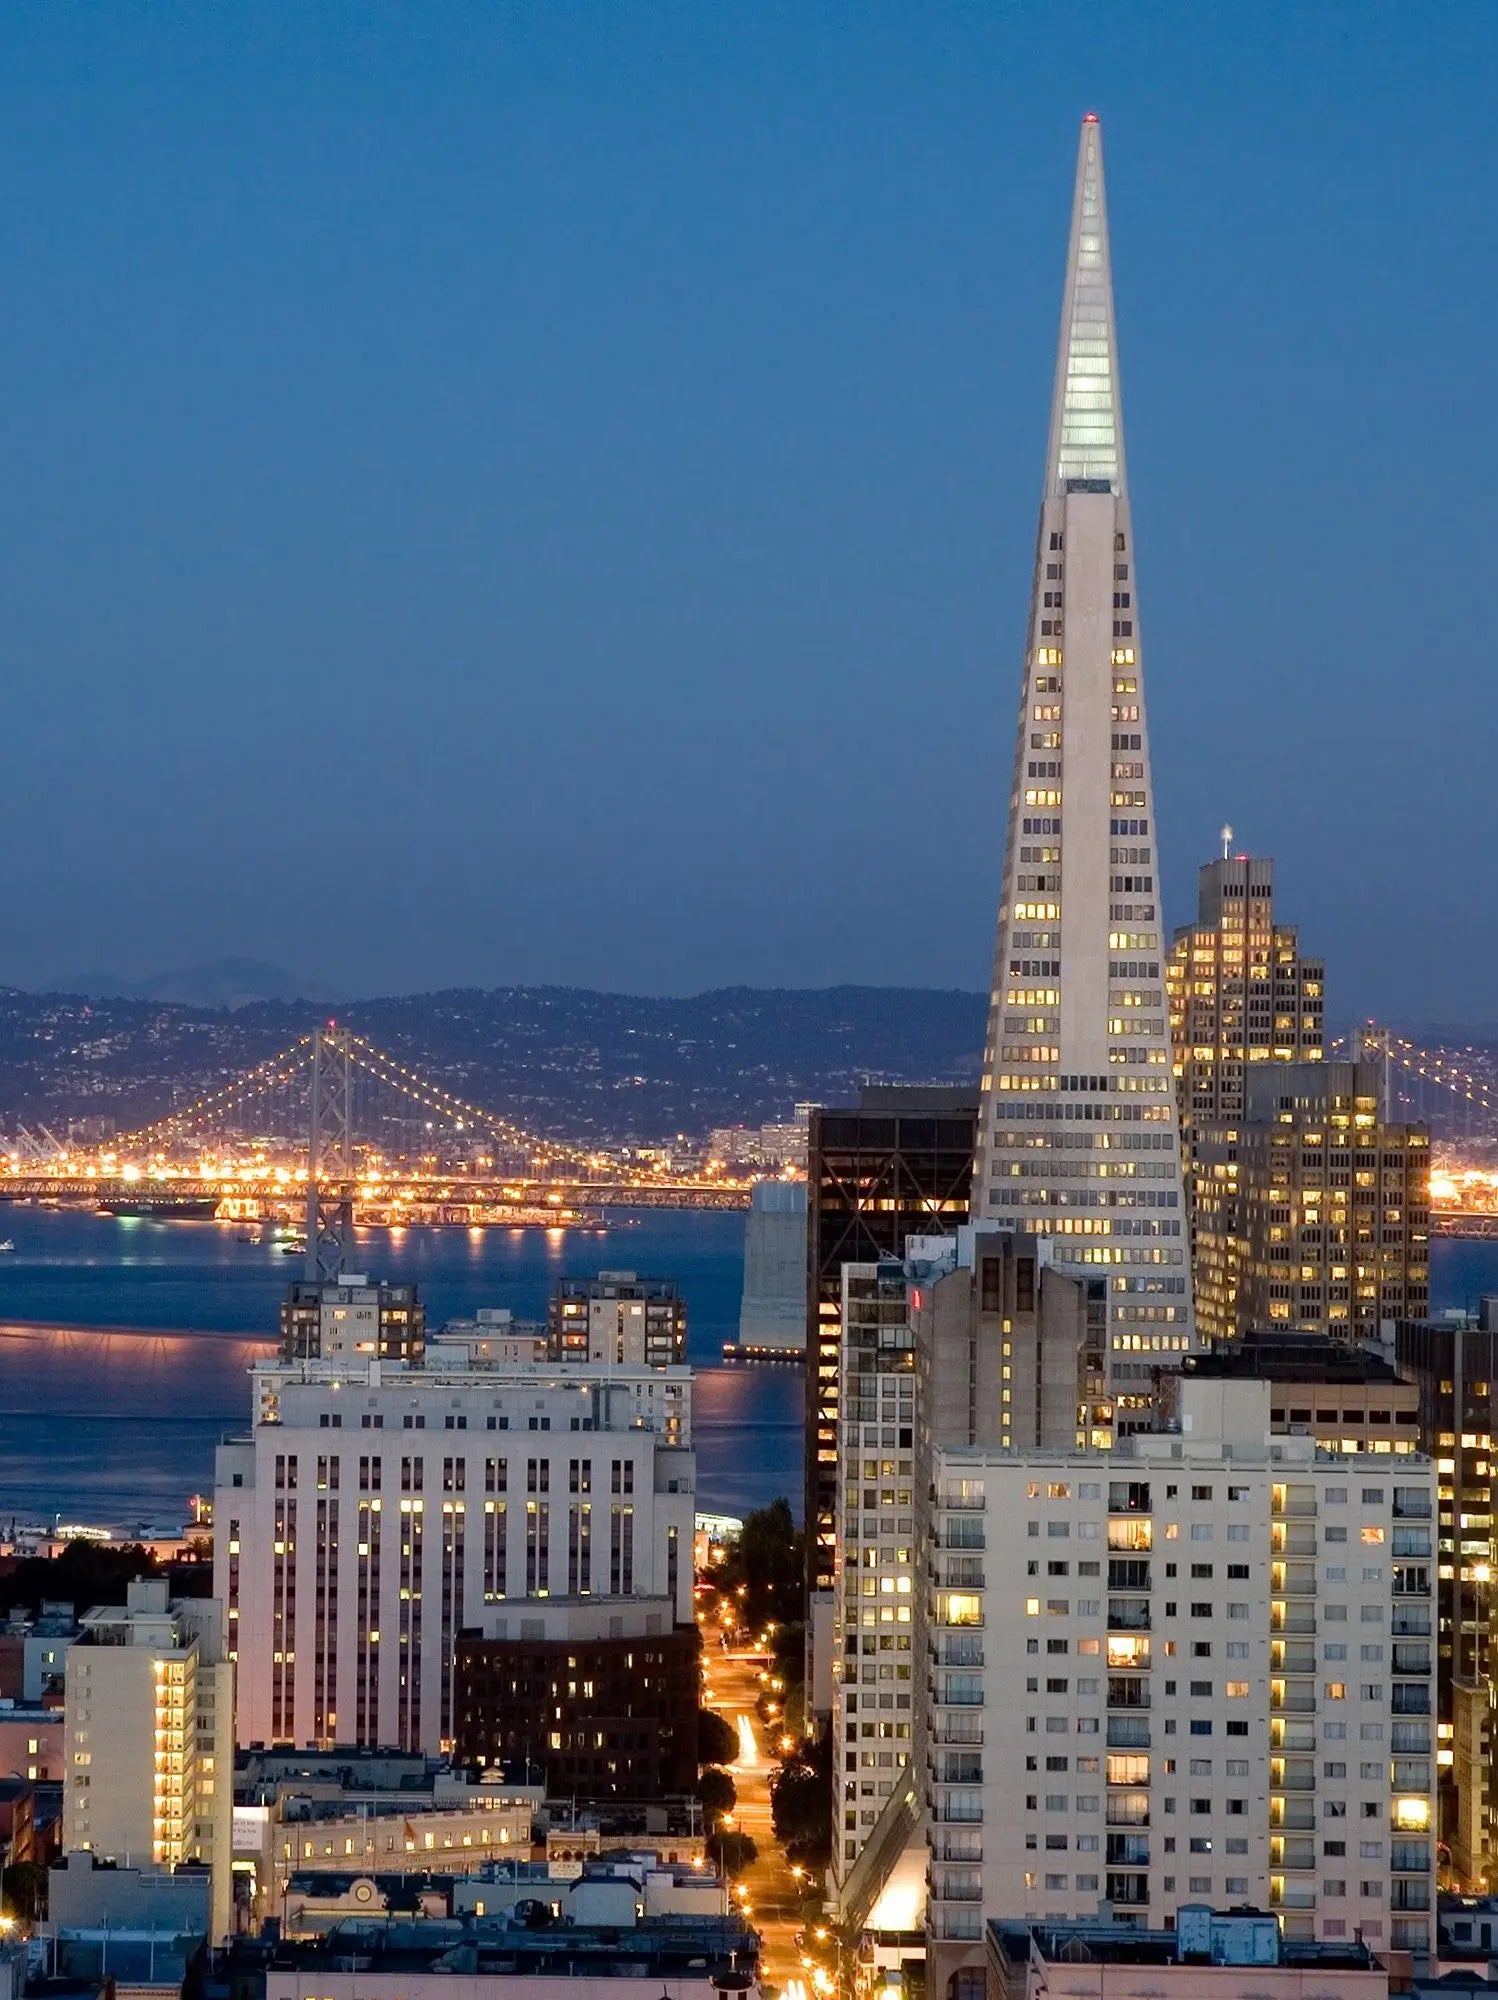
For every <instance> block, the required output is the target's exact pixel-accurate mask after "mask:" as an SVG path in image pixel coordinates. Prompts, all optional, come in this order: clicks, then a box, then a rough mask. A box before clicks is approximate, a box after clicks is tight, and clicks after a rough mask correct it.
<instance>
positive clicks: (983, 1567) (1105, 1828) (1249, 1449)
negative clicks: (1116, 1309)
mask: <svg viewBox="0 0 1498 2000" xmlns="http://www.w3.org/2000/svg"><path fill="white" fill-rule="evenodd" d="M1178 1394H1179V1398H1180V1402H1179V1413H1180V1428H1179V1430H1178V1431H1177V1432H1172V1433H1165V1432H1161V1433H1154V1434H1140V1435H1135V1436H1131V1437H1128V1438H1124V1439H1121V1440H1120V1441H1119V1443H1118V1444H1117V1446H1116V1447H1115V1449H1114V1450H1113V1452H1112V1453H1111V1454H1109V1455H1108V1456H1103V1455H1100V1454H1096V1453H1089V1454H1081V1453H1074V1452H1029V1453H1024V1454H1021V1453H1016V1452H1004V1451H996V1450H994V1449H993V1448H992V1447H991V1446H981V1445H976V1446H975V1445H952V1446H943V1445H940V1444H938V1445H937V1446H936V1447H935V1448H934V1450H933V1452H932V1453H931V1455H930V1462H929V1464H928V1463H926V1462H924V1460H923V1461H922V1462H921V1463H919V1464H918V1467H917V1478H916V1491H917V1493H918V1494H919V1495H920V1505H919V1506H918V1510H917V1511H918V1518H917V1535H916V1546H917V1547H918V1548H919V1549H920V1550H921V1551H922V1552H923V1553H922V1561H923V1564H924V1566H925V1572H926V1573H925V1577H924V1580H923V1583H922V1584H920V1585H918V1586H917V1604H918V1605H919V1606H921V1607H922V1610H921V1614H920V1615H921V1619H922V1625H921V1627H920V1628H919V1629H918V1641H919V1643H920V1644H921V1646H922V1649H923V1652H924V1653H925V1654H926V1655H927V1656H928V1657H929V1658H930V1660H931V1683H932V1692H931V1694H930V1697H929V1699H928V1700H927V1701H925V1702H923V1704H922V1707H921V1710H920V1712H919V1716H918V1723H917V1735H916V1739H915V1746H916V1756H917V1760H918V1767H921V1768H924V1769H925V1771H926V1773H927V1781H926V1793H927V1805H928V1840H929V1844H930V1857H931V1858H930V1882H931V1889H930V1901H929V1905H928V1936H929V1950H930V1958H929V1962H928V1971H927V1983H928V1987H929V1989H930V1990H931V1991H932V1992H935V1993H943V1992H950V1991H952V1990H954V1989H953V1988H952V1987H951V1986H949V1984H948V1981H949V1980H950V1979H951V1978H952V1977H953V1976H954V1975H955V1974H957V1973H960V1972H962V1971H963V1970H964V1969H972V1968H976V1967H978V1966H981V1964H982V1963H983V1924H984V1919H985V1917H986V1916H988V1915H991V1914H993V1913H994V1912H997V1911H1002V1912H1004V1913H1005V1914H1006V1915H1007V1916H1010V1917H1014V1918H1019V1917H1022V1916H1030V1917H1038V1918H1055V1919H1069V1918H1073V1917H1092V1916H1095V1915H1097V1914H1098V1913H1099V1906H1100V1904H1107V1905H1110V1906H1111V1910H1112V1914H1113V1916H1114V1917H1115V1919H1118V1920H1122V1921H1124V1922H1139V1923H1143V1924H1146V1925H1151V1926H1160V1925H1162V1924H1168V1923H1169V1922H1171V1921H1172V1920H1173V1918H1174V1917H1175V1915H1176V1913H1178V1912H1179V1911H1180V1909H1181V1907H1182V1905H1184V1904H1189V1903H1197V1902H1213V1903H1215V1904H1216V1905H1217V1906H1218V1907H1226V1906H1228V1905H1229V1904H1242V1903H1250V1904H1256V1905H1258V1906H1259V1907H1260V1908H1266V1909H1269V1910H1271V1911H1273V1912H1274V1913H1275V1914H1276V1915H1278V1916H1279V1917H1280V1918H1281V1920H1282V1924H1283V1928H1284V1932H1285V1935H1286V1936H1287V1937H1289V1938H1297V1939H1309V1938H1319V1939H1324V1940H1326V1941H1328V1942H1334V1941H1340V1940H1351V1939H1354V1938H1357V1937H1361V1938H1362V1939H1363V1940H1364V1941H1365V1942H1367V1943H1369V1944H1370V1945H1372V1946H1373V1947H1374V1948H1375V1949H1379V1948H1381V1947H1395V1948H1399V1949H1421V1948H1424V1947H1426V1946H1427V1945H1428V1944H1430V1943H1431V1942H1432V1933H1431V1928H1430V1924H1431V1915H1430V1913H1431V1910H1432V1907H1433V1900H1434V1889H1435V1879H1434V1864H1435V1855H1434V1827H1433V1825H1432V1804H1433V1793H1434V1753H1435V1743H1434V1738H1433V1730H1434V1716H1433V1713H1432V1709H1433V1700H1432V1695H1433V1669H1434V1662H1433V1659H1432V1633H1431V1610H1432V1590H1433V1586H1434V1581H1435V1578H1434V1567H1435V1565H1434V1559H1433V1554H1432V1548H1431V1535H1430V1528H1431V1521H1430V1516H1431V1509H1432V1500H1433V1496H1434V1489H1435V1468H1434V1466H1433V1465H1432V1463H1431V1462H1430V1460H1428V1459H1426V1458H1423V1457H1406V1458H1401V1459H1397V1460H1396V1459H1393V1458H1390V1457H1379V1458H1373V1457H1369V1456H1366V1455H1363V1454H1339V1455H1335V1456H1333V1455H1329V1454H1325V1453H1320V1452H1318V1451H1317V1448H1316V1445H1315V1443H1314V1441H1313V1440H1312V1439H1310V1438H1308V1437H1307V1438H1301V1437H1288V1436H1286V1437H1278V1436H1274V1435H1272V1434H1271V1431H1270V1426H1269V1408H1270V1403H1269V1388H1268V1385H1267V1384H1265V1383H1261V1382H1236V1381H1202V1380H1196V1379H1192V1378H1189V1377H1188V1378H1186V1379H1184V1380H1183V1381H1182V1382H1181V1383H1180V1384H1179V1389H1178Z"/></svg>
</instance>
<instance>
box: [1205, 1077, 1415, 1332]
mask: <svg viewBox="0 0 1498 2000" xmlns="http://www.w3.org/2000/svg"><path fill="white" fill-rule="evenodd" d="M1244 1098H1245V1108H1244V1112H1243V1115H1242V1117H1241V1118H1238V1119H1236V1120H1235V1121H1234V1122H1233V1123H1232V1124H1216V1125H1212V1126H1209V1127H1199V1128H1198V1132H1197V1144H1198V1161H1199V1166H1200V1169H1201V1171H1202V1172H1203V1173H1210V1174H1211V1175H1212V1177H1213V1180H1214V1185H1217V1186H1220V1187H1221V1188H1223V1189H1224V1190H1225V1193H1224V1196H1223V1200H1222V1202H1221V1205H1220V1206H1218V1205H1216V1204H1208V1203H1203V1205H1202V1206H1201V1209H1200V1211H1199V1213H1198V1215H1197V1218H1196V1226H1197V1242H1198V1253H1199V1260H1200V1262H1201V1264H1202V1266H1203V1267H1204V1268H1210V1269H1212V1270H1214V1271H1221V1272H1224V1273H1226V1274H1229V1281H1228V1282H1226V1283H1225V1285H1224V1287H1223V1289H1222V1290H1221V1291H1217V1290H1214V1289H1209V1288H1207V1287H1204V1288H1203V1292H1202V1295H1201V1297H1200V1298H1199V1301H1198V1311H1199V1317H1198V1325H1199V1327H1200V1330H1201V1332H1202V1333H1203V1334H1204V1335H1210V1336H1211V1337H1213V1338H1215V1339H1226V1338H1231V1337H1233V1336H1235V1335H1237V1334H1240V1333H1243V1332H1245V1331H1247V1330H1248V1329H1250V1328H1256V1327H1299V1328H1303V1329H1306V1330H1309V1331H1312V1332H1317V1331H1319V1332H1323V1333H1331V1334H1335V1335H1336V1336H1337V1338H1338V1339H1341V1340H1351V1341H1360V1340H1367V1339H1376V1338H1377V1337H1378V1335H1379V1332H1380V1329H1381V1328H1383V1327H1385V1326H1387V1327H1388V1328H1389V1329H1390V1330H1391V1331H1392V1327H1393V1323H1394V1322H1395V1321H1396V1320H1400V1319H1420V1318H1422V1317H1423V1316H1424V1313H1425V1309H1426V1301H1427V1298H1428V1296H1429V1247H1428V1240H1427V1239H1428V1234H1429V1221H1430V1212H1429V1205H1430V1133H1429V1130H1428V1128H1427V1127H1426V1126H1423V1125H1407V1124H1399V1123H1394V1122H1391V1121H1388V1120H1386V1119H1384V1118H1383V1117H1382V1115H1381V1114H1380V1111H1379V1073H1378V1067H1377V1065H1376V1064H1374V1063H1348V1062H1306V1063H1281V1062H1269V1063H1260V1064H1259V1065H1257V1066H1256V1067H1254V1068H1251V1069H1250V1071H1249V1074H1248V1077H1247V1081H1246V1087H1245V1092H1244Z"/></svg>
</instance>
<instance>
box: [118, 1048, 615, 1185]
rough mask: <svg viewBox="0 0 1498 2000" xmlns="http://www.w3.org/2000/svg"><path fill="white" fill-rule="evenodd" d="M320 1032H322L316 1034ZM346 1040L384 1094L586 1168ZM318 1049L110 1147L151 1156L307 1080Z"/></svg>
mask: <svg viewBox="0 0 1498 2000" xmlns="http://www.w3.org/2000/svg"><path fill="white" fill-rule="evenodd" d="M320 1032H321V1031H320ZM339 1033H340V1034H341V1036H342V1037H344V1038H345V1042H346V1047H347V1051H348V1058H349V1060H350V1061H351V1062H353V1063H355V1064H357V1065H358V1067H359V1068H360V1069H361V1070H362V1071H363V1072H364V1074H365V1075H367V1076H369V1077H371V1078H372V1079H373V1080H374V1081H375V1082H377V1083H381V1084H383V1085H385V1086H386V1087H387V1088H389V1089H391V1090H394V1091H397V1092H399V1093H400V1095H401V1096H403V1097H405V1098H407V1099H408V1100H409V1101H410V1102H412V1103H414V1104H418V1105H420V1106H421V1108H422V1109H423V1110H425V1111H430V1112H434V1113H435V1114H436V1115H437V1117H439V1118H441V1119H444V1120H446V1121H449V1122H451V1123H452V1124H453V1125H455V1126H459V1127H463V1126H466V1127H468V1128H469V1129H470V1130H471V1131H473V1133H474V1134H475V1136H481V1135H488V1136H489V1137H492V1138H493V1139H496V1140H498V1141H499V1142H500V1143H501V1144H503V1145H504V1146H506V1147H510V1148H513V1150H514V1151H516V1152H517V1153H523V1154H525V1155H527V1156H528V1157H529V1158H531V1159H535V1160H538V1161H540V1162H542V1163H543V1164H548V1165H549V1164H558V1165H564V1166H572V1167H579V1166H583V1165H585V1164H586V1163H587V1160H588V1155H587V1153H586V1152H585V1151H584V1150H583V1149H581V1148H580V1147H576V1146H568V1145H565V1144H557V1143H555V1142H554V1141H551V1140H547V1139H543V1138H541V1137H540V1136H539V1135H538V1134H536V1133H534V1132H528V1131H526V1130H525V1129H524V1128H523V1127H522V1126H519V1125H517V1124H516V1123H515V1122H514V1120H513V1119H510V1118H505V1117H503V1116H502V1115H501V1114H499V1113H498V1112H494V1111H489V1110H487V1109H485V1107H484V1106H483V1105H479V1104H474V1103H472V1102H471V1101H470V1100H469V1099H467V1098H463V1097H459V1096H457V1095H456V1093H455V1092H453V1091H451V1090H448V1089H446V1088H445V1087H444V1086H443V1085H442V1084H439V1083H434V1082H432V1081H431V1079H430V1078H428V1077H424V1076H423V1075H422V1074H421V1073H420V1071H418V1070H414V1069H411V1068H410V1067H408V1065H406V1064H405V1063H402V1062H399V1061H397V1059H396V1058H395V1057H394V1056H391V1055H387V1054H386V1053H385V1051H384V1050H383V1049H381V1048H377V1047H376V1045H375V1044H374V1043H373V1042H371V1041H369V1040H368V1039H367V1038H366V1037H365V1036H363V1035H356V1034H355V1033H354V1032H353V1031H352V1030H351V1029H343V1030H340V1031H339ZM317 1046H318V1035H316V1034H309V1035H301V1036H299V1037H298V1038H297V1040H296V1041H294V1042H292V1043H290V1044H289V1045H288V1046H287V1047H286V1048H284V1049H280V1050H278V1051H277V1052H276V1054H275V1055H273V1056H267V1057H266V1059H265V1061H264V1062H260V1063H257V1064H256V1065H255V1067H254V1068H253V1069H250V1070H246V1071H245V1073H244V1074H243V1075H242V1076H238V1077H235V1078H234V1079H233V1081H232V1082H230V1083H227V1084H225V1085H224V1086H223V1087H222V1088H221V1089H219V1090H214V1091H207V1092H205V1093H204V1094H203V1095H202V1096H201V1097H198V1098H195V1099H194V1100H193V1102H192V1103H191V1104H185V1105H183V1106H182V1107H181V1108H180V1109H179V1110H176V1111H172V1112H169V1113H168V1114H167V1115H166V1116H165V1117H164V1118H158V1119H155V1120H154V1121H153V1122H152V1123H151V1124H149V1125H142V1126H140V1127H138V1128H137V1129H136V1130H135V1131H133V1132H125V1133H122V1134H121V1135H120V1136H119V1137H118V1138H117V1139H116V1140H115V1142H114V1144H115V1150H116V1151H117V1152H118V1151H124V1150H130V1151H141V1150H145V1151H149V1150H152V1149H155V1148H158V1147H160V1146H162V1145H164V1144H165V1143H167V1142H168V1141H169V1140H171V1139H174V1138H178V1137H180V1136H181V1135H183V1134H184V1133H185V1132H187V1131H188V1130H189V1129H190V1128H192V1127H193V1126H196V1125H201V1124H203V1123H204V1122H205V1121H207V1120H211V1119H213V1118H215V1117H218V1116H220V1115H222V1114H223V1113H224V1112H227V1111H231V1110H234V1109H235V1108H237V1107H238V1106H240V1105H242V1104H246V1103H250V1102H252V1101H253V1100H254V1099H256V1098H258V1097H263V1096H265V1095H266V1094H267V1093H268V1092H270V1091H272V1090H277V1089H280V1088H282V1087H283V1086H285V1085H287V1084H290V1083H293V1082H296V1081H298V1080H299V1079H301V1078H303V1077H306V1076H310V1074H311V1071H312V1068H313V1058H314V1055H315V1053H316V1049H317Z"/></svg>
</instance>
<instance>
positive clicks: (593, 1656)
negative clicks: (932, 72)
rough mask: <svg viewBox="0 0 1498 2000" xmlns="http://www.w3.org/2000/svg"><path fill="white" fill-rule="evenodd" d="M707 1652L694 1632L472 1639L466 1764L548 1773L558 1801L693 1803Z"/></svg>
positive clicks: (459, 1747) (467, 1650)
mask: <svg viewBox="0 0 1498 2000" xmlns="http://www.w3.org/2000/svg"><path fill="white" fill-rule="evenodd" d="M610 1622H611V1623H614V1624H617V1623H619V1622H620V1621H619V1620H618V1619H617V1618H615V1619H613V1620H611V1621H610ZM698 1651H699V1640H698V1635H697V1628H696V1626H695V1625H684V1626H678V1627H676V1628H675V1629H674V1630H671V1631H667V1632H657V1633H647V1634H646V1635H644V1636H643V1637H638V1636H637V1637H633V1638H621V1637H612V1636H610V1637H600V1638H564V1639H545V1638H534V1639H527V1638H520V1639H510V1638H504V1639H497V1638H493V1639H486V1638H484V1637H483V1636H482V1634H480V1633H477V1632H464V1633H461V1634H460V1635H459V1638H458V1647H457V1679H456V1687H455V1700H454V1711H455V1731H456V1741H455V1749H456V1756H457V1759H458V1761H459V1762H460V1763H470V1762H472V1763H477V1764H483V1765H493V1764H500V1765H504V1764H512V1763H518V1762H520V1761H522V1760H528V1761H530V1762H531V1763H534V1764H540V1765H542V1766H543V1767H544V1769H545V1772H546V1787H547V1790H548V1792H550V1793H551V1794H553V1795H557V1794H562V1793H572V1794H574V1795H576V1796H577V1797H579V1798H589V1799H608V1798H618V1799H640V1798H651V1797H659V1796H662V1795H664V1794H666V1793H670V1792H690V1791H691V1790H692V1788H693V1786H694V1785H695V1784H696V1782H697V1702H698V1686H699V1668H698Z"/></svg>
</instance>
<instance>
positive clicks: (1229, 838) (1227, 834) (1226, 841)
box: [1222, 826, 1233, 861]
mask: <svg viewBox="0 0 1498 2000" xmlns="http://www.w3.org/2000/svg"><path fill="white" fill-rule="evenodd" d="M1232 852H1233V829H1232V828H1231V827H1230V826H1225V827H1224V828H1223V829H1222V858H1223V860H1224V861H1227V860H1229V859H1231V857H1232Z"/></svg>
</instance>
